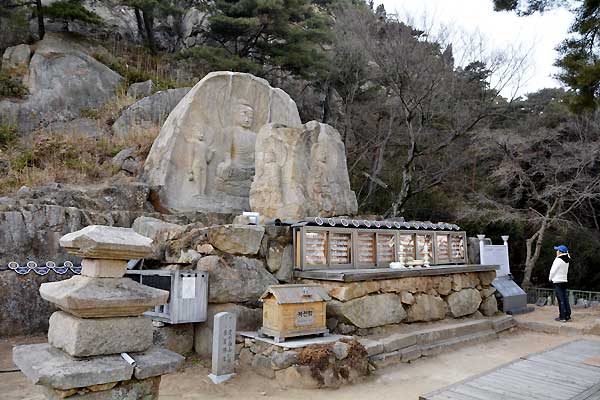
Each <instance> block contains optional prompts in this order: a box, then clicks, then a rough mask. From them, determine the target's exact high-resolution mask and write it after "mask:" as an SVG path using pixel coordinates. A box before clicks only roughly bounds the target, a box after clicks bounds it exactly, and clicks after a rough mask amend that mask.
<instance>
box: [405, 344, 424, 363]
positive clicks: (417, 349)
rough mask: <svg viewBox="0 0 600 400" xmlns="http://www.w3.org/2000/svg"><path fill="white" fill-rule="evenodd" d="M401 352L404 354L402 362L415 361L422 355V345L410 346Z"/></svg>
mask: <svg viewBox="0 0 600 400" xmlns="http://www.w3.org/2000/svg"><path fill="white" fill-rule="evenodd" d="M400 353H401V354H402V362H404V363H405V362H410V361H414V360H416V359H417V358H419V357H421V355H422V353H421V346H410V347H407V348H405V349H402V350H400Z"/></svg>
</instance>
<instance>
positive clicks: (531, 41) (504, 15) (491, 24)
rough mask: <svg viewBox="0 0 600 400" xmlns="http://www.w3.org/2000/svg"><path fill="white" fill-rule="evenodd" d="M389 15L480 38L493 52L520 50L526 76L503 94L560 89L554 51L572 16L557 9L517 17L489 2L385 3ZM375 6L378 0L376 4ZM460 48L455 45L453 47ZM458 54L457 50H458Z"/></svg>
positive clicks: (413, 0)
mask: <svg viewBox="0 0 600 400" xmlns="http://www.w3.org/2000/svg"><path fill="white" fill-rule="evenodd" d="M379 2H383V4H384V6H385V9H386V11H387V12H388V13H397V14H398V16H399V17H401V18H404V17H406V16H410V17H411V18H412V20H413V23H414V24H416V25H418V26H419V27H420V28H423V27H425V26H424V25H428V26H429V27H431V26H434V27H439V26H445V27H447V28H449V29H452V30H458V31H463V32H466V33H469V34H476V35H481V36H483V37H484V38H486V39H487V40H486V42H488V43H489V45H490V46H491V47H494V48H496V49H499V50H502V49H508V48H515V47H517V48H520V49H521V50H522V51H523V52H525V53H526V54H527V55H528V57H527V61H528V64H529V67H528V70H527V71H528V72H527V77H526V79H525V81H524V82H521V83H520V84H519V87H518V88H516V87H511V88H506V89H505V90H503V91H502V94H503V95H504V96H506V97H509V96H510V94H511V92H515V91H516V92H517V94H518V95H524V94H526V93H530V92H534V91H536V90H538V89H541V88H544V87H557V86H560V84H559V82H558V81H556V80H555V79H554V78H553V77H552V75H554V74H556V72H557V69H556V67H553V66H552V64H553V63H554V60H555V59H556V58H557V52H556V51H555V50H554V48H555V47H556V46H557V45H558V44H559V43H560V42H561V41H562V40H563V39H564V38H565V37H566V36H567V33H568V29H569V26H570V25H571V23H572V20H573V15H572V14H571V13H570V12H569V11H568V10H565V9H557V10H553V11H550V12H547V13H544V14H543V15H540V14H538V13H536V14H534V15H532V16H528V17H517V16H516V15H515V14H514V13H509V12H499V13H498V12H494V9H493V5H492V1H491V0H384V1H381V0H379ZM375 4H378V1H377V0H376V1H375ZM454 46H455V48H456V46H459V45H458V44H455V45H454ZM457 51H458V50H457Z"/></svg>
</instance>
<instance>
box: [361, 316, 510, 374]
mask: <svg viewBox="0 0 600 400" xmlns="http://www.w3.org/2000/svg"><path fill="white" fill-rule="evenodd" d="M515 325H516V322H515V320H514V318H513V317H512V316H510V315H504V316H500V317H496V318H491V319H485V320H477V321H468V322H461V323H457V324H452V325H446V326H439V327H435V328H429V329H425V330H422V331H416V332H412V333H409V334H393V335H390V336H388V337H387V338H383V339H379V340H374V339H368V338H365V339H361V340H359V341H360V342H361V343H362V344H363V346H365V348H366V349H367V353H368V354H369V361H370V362H371V363H373V364H374V365H375V366H376V367H377V368H383V367H386V366H388V365H391V364H395V363H399V362H409V361H412V360H415V359H417V358H419V357H422V356H432V355H436V354H440V353H441V352H443V351H446V350H450V349H454V348H457V347H460V346H462V345H467V344H474V343H478V342H481V341H486V340H491V339H495V338H497V337H498V333H499V332H501V331H504V330H506V329H510V328H512V327H514V326H515Z"/></svg>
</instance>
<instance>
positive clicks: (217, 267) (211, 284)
mask: <svg viewBox="0 0 600 400" xmlns="http://www.w3.org/2000/svg"><path fill="white" fill-rule="evenodd" d="M196 268H197V269H198V270H200V271H208V279H209V281H208V302H209V303H245V302H257V301H258V298H259V297H260V296H261V295H262V294H263V293H264V291H265V290H266V289H267V287H269V286H270V285H276V284H278V283H279V282H277V279H275V277H274V276H273V275H271V274H270V273H269V272H268V271H267V269H266V267H265V265H264V263H263V262H262V261H261V260H257V259H255V258H248V257H233V258H227V259H225V258H220V257H219V256H208V257H202V258H201V259H200V260H199V261H198V263H197V266H196Z"/></svg>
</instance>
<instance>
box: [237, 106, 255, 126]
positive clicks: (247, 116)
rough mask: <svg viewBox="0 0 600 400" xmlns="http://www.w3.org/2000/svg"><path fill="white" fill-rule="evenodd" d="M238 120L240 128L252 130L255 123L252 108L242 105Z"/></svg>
mask: <svg viewBox="0 0 600 400" xmlns="http://www.w3.org/2000/svg"><path fill="white" fill-rule="evenodd" d="M237 118H238V125H239V126H241V127H242V128H246V129H250V128H252V123H253V122H254V110H253V109H252V107H250V106H248V105H245V104H242V105H240V107H239V109H238V114H237Z"/></svg>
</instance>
